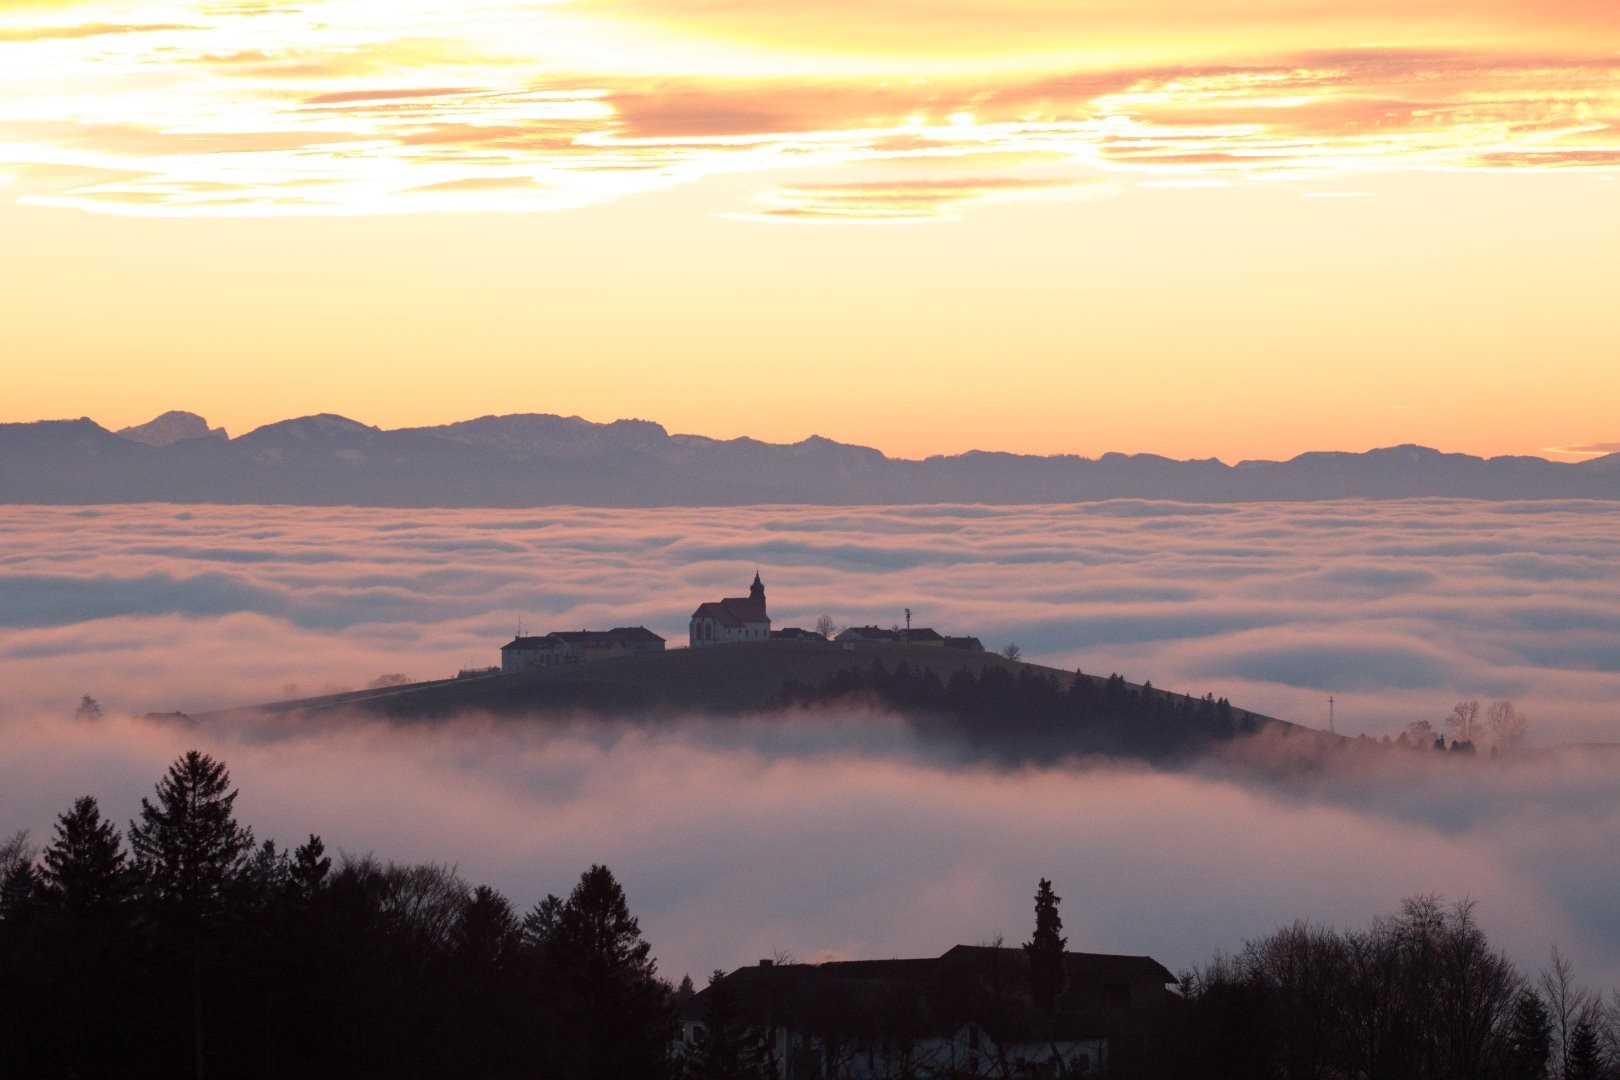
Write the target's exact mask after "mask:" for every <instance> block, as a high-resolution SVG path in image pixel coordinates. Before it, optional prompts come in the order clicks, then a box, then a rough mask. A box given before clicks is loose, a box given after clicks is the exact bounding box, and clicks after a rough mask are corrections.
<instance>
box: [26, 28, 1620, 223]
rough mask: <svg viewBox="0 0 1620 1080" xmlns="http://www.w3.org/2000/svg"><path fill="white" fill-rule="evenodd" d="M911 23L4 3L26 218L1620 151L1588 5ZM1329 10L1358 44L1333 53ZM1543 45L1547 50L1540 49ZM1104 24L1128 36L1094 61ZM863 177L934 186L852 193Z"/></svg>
mask: <svg viewBox="0 0 1620 1080" xmlns="http://www.w3.org/2000/svg"><path fill="white" fill-rule="evenodd" d="M923 7H924V8H926V10H923V8H919V6H918V5H917V4H913V3H897V4H889V5H881V6H880V7H879V8H878V9H876V10H868V9H867V8H866V7H863V8H862V10H861V12H860V18H859V19H858V20H855V21H853V22H852V21H851V19H850V18H849V17H848V12H847V11H845V10H844V6H843V5H839V4H830V5H823V6H817V7H814V8H811V9H794V10H793V11H788V10H786V9H784V8H782V7H781V5H752V6H749V5H743V6H741V7H739V6H738V5H710V4H706V3H697V4H682V5H674V6H666V5H663V4H659V5H654V6H650V5H643V4H639V3H631V4H616V3H590V4H577V5H550V4H538V5H517V6H513V5H509V4H504V3H494V2H491V3H478V4H470V5H466V6H465V7H464V8H462V9H458V19H457V20H456V21H455V22H454V23H449V22H447V21H446V20H445V19H444V18H443V13H442V11H440V10H438V9H437V8H434V7H433V6H432V5H428V4H426V3H423V2H420V0H409V2H404V0H402V2H401V3H399V4H396V5H393V6H391V9H390V18H388V19H378V18H376V17H375V15H374V13H371V12H370V11H369V9H368V8H366V7H365V6H364V5H338V4H334V3H330V2H324V0H316V2H315V3H313V4H309V5H284V4H271V5H258V4H218V5H210V6H207V7H205V8H203V9H201V10H200V11H199V12H198V13H197V14H198V16H199V17H198V19H197V21H196V22H195V23H194V24H187V25H178V24H141V23H135V22H129V23H118V22H110V21H106V20H105V19H102V20H89V19H86V20H84V21H82V22H78V23H74V22H72V21H70V20H68V19H65V18H62V17H61V16H64V15H66V14H68V13H69V12H70V11H71V10H72V9H69V8H62V9H60V10H58V11H55V12H54V15H53V19H52V21H49V22H41V21H40V17H39V12H38V11H37V10H34V9H31V8H30V9H21V8H17V7H15V6H11V7H6V8H0V49H4V50H6V52H7V58H6V59H7V62H6V63H5V64H3V65H0V94H3V95H4V97H5V99H6V100H7V101H8V103H9V104H8V107H7V110H6V111H5V114H4V115H3V116H0V147H3V148H4V149H3V152H0V165H4V166H6V167H7V168H8V170H10V171H14V172H19V173H21V174H22V175H23V176H24V178H25V182H24V183H23V184H22V185H20V186H19V188H18V190H19V191H20V192H21V195H20V196H19V197H21V198H23V199H26V200H30V201H35V202H41V203H45V204H48V205H63V206H76V207H80V208H83V209H99V210H105V211H113V212H120V213H164V214H205V215H206V214H241V213H262V214H280V213H342V214H362V213H385V212H404V211H420V210H435V209H437V210H447V211H463V210H472V209H485V210H508V211H520V210H557V209H565V208H572V207H579V206H586V205H592V204H597V203H603V202H608V201H612V200H616V199H621V198H624V197H627V196H629V195H633V194H638V193H642V192H647V191H653V190H661V189H664V188H667V187H670V186H672V185H675V184H681V183H688V182H692V181H695V180H699V179H702V178H704V177H712V176H718V175H736V174H755V175H767V174H774V173H776V172H778V171H779V170H782V169H784V168H789V167H791V168H798V169H805V168H814V169H819V170H824V171H825V173H826V176H824V177H817V178H815V179H812V180H810V181H808V182H807V183H797V182H789V183H784V184H782V185H780V188H781V190H780V192H779V193H778V194H777V195H776V196H775V198H776V200H777V202H778V205H774V206H769V207H767V208H766V209H764V210H763V211H761V212H758V213H753V214H750V213H748V212H747V208H745V207H739V208H738V210H737V213H738V215H739V216H745V217H754V218H760V219H765V220H781V219H793V220H809V221H849V220H871V219H873V218H876V219H879V220H925V221H926V220H942V219H945V218H949V217H951V216H952V213H949V212H945V208H946V207H954V208H958V209H960V208H965V207H968V206H970V205H972V204H973V203H975V202H980V201H987V200H988V201H994V200H998V199H1005V198H1007V197H1008V196H1009V194H1010V193H1011V191H1012V190H1013V187H1014V186H1016V187H1017V190H1018V191H1019V192H1020V193H1021V195H1022V196H1023V197H1035V196H1036V195H1037V194H1038V193H1040V192H1041V191H1042V190H1043V189H1044V190H1045V191H1046V192H1047V194H1049V195H1053V196H1056V197H1063V196H1064V195H1065V194H1067V195H1072V194H1073V191H1072V190H1071V191H1067V192H1065V190H1064V187H1065V185H1063V184H1062V183H1060V182H1059V181H1058V180H1056V179H1053V178H1050V177H1038V176H1037V177H1025V178H1023V181H1022V182H1021V183H1015V180H1014V179H1013V178H1008V177H1004V176H1000V175H996V176H991V177H988V178H986V179H987V181H988V182H986V183H981V184H978V185H970V184H966V183H964V182H963V178H962V176H961V174H960V171H959V170H958V169H957V168H956V167H955V166H954V165H953V164H952V159H954V158H963V157H978V156H981V155H991V154H1001V155H1022V156H1025V157H1038V156H1043V155H1044V156H1049V157H1052V158H1054V159H1062V160H1065V161H1069V162H1073V163H1076V164H1077V165H1080V166H1086V167H1090V168H1095V169H1103V170H1107V171H1110V172H1113V173H1117V174H1120V175H1123V176H1128V177H1133V178H1135V179H1138V180H1140V181H1143V182H1148V183H1163V182H1166V181H1170V180H1180V181H1183V182H1185V181H1187V180H1189V179H1191V180H1196V179H1199V178H1203V179H1212V178H1220V177H1236V178H1270V177H1279V176H1301V177H1315V176H1322V175H1342V174H1357V173H1365V172H1373V171H1387V170H1391V169H1408V170H1410V169H1434V168H1445V169H1514V170H1525V169H1529V170H1536V169H1549V170H1550V169H1571V168H1575V169H1579V168H1589V169H1608V168H1612V167H1613V166H1614V164H1615V162H1616V160H1617V155H1620V142H1617V140H1616V132H1617V131H1620V123H1617V120H1620V93H1617V92H1616V90H1615V85H1616V84H1615V78H1614V75H1615V71H1616V61H1615V60H1614V58H1613V57H1612V56H1606V55H1602V54H1600V53H1594V51H1593V50H1592V49H1591V47H1590V42H1591V41H1592V40H1594V38H1593V37H1592V36H1591V34H1590V33H1577V32H1576V30H1575V28H1576V27H1578V26H1583V25H1584V26H1590V27H1593V28H1594V29H1596V28H1597V27H1599V26H1606V27H1608V28H1611V29H1612V28H1613V26H1614V22H1615V17H1614V16H1613V15H1612V14H1610V13H1608V12H1606V11H1603V10H1599V9H1598V8H1595V7H1593V6H1591V5H1582V4H1573V3H1572V4H1571V5H1570V8H1569V11H1568V12H1567V13H1566V14H1565V15H1562V16H1560V17H1559V18H1561V19H1562V20H1563V21H1562V22H1560V21H1559V18H1554V17H1552V16H1550V15H1548V14H1547V12H1546V10H1545V7H1544V6H1543V7H1538V8H1537V9H1536V14H1535V18H1534V19H1530V20H1528V21H1527V20H1525V18H1524V17H1523V14H1522V12H1520V11H1516V10H1514V9H1513V8H1512V7H1511V6H1504V5H1492V6H1489V7H1484V6H1479V5H1475V6H1474V7H1473V8H1472V9H1471V10H1470V11H1469V12H1468V13H1465V14H1461V15H1459V13H1458V12H1457V11H1456V10H1454V9H1446V10H1445V11H1444V12H1436V13H1434V17H1435V19H1436V20H1437V22H1434V23H1430V22H1426V21H1424V20H1419V19H1415V18H1414V17H1413V16H1412V15H1411V13H1410V12H1409V11H1408V10H1407V5H1389V6H1375V9H1374V8H1367V6H1364V9H1365V10H1362V11H1361V12H1360V13H1359V14H1355V13H1350V9H1348V8H1345V7H1344V6H1343V5H1338V6H1335V7H1334V8H1333V9H1332V10H1331V11H1328V10H1325V9H1320V8H1318V7H1317V6H1316V5H1312V4H1303V3H1299V2H1297V0H1296V2H1292V3H1260V4H1253V5H1249V4H1233V5H1229V6H1225V7H1223V8H1222V9H1220V10H1221V14H1220V15H1219V16H1217V15H1216V14H1215V13H1214V12H1213V11H1212V10H1211V9H1208V8H1207V7H1199V8H1198V9H1197V10H1184V9H1182V8H1179V7H1178V8H1174V12H1175V14H1174V17H1170V18H1166V17H1164V15H1163V11H1162V10H1160V9H1161V7H1162V5H1158V4H1150V5H1145V6H1142V5H1138V6H1120V5H1113V4H1110V5H1105V7H1106V10H1103V9H1101V8H1099V9H1097V13H1096V17H1095V18H1091V19H1088V18H1087V17H1085V16H1084V15H1083V14H1081V13H1077V12H1076V11H1075V10H1073V9H1072V7H1071V6H1070V5H1053V4H1050V3H1046V2H1034V0H1028V2H1022V3H1018V4H1016V5H1014V6H1013V8H1012V9H1011V10H1003V9H1001V8H998V9H997V10H996V13H995V16H994V17H993V18H990V17H987V16H986V15H985V13H984V11H983V10H981V9H973V8H971V7H970V6H964V5H959V4H954V3H945V4H939V3H930V4H928V5H924V6H923ZM1156 11H1157V12H1158V14H1154V12H1156ZM919 18H922V19H923V20H924V22H925V23H926V24H927V25H928V26H929V27H930V28H931V29H930V31H929V32H928V33H927V34H924V35H919V34H918V33H917V29H916V27H917V25H918V23H917V20H918V19H919ZM1324 20H1326V21H1325V22H1324ZM1339 21H1347V25H1346V27H1345V31H1344V34H1343V35H1341V36H1337V37H1336V36H1335V35H1333V34H1326V36H1324V33H1325V27H1326V26H1327V25H1329V24H1337V23H1338V22H1339ZM1348 23H1355V24H1358V25H1360V29H1359V30H1358V31H1357V32H1355V33H1351V32H1350V29H1349V26H1348ZM1361 24H1364V25H1361ZM1441 24H1445V25H1452V26H1453V29H1454V32H1453V33H1439V32H1437V30H1436V27H1437V26H1439V25H1441ZM852 25H859V26H860V28H861V34H860V37H861V43H862V45H863V49H856V50H854V51H849V50H847V49H844V50H843V51H841V52H840V54H839V55H838V56H828V55H826V54H822V53H818V52H817V51H816V50H817V49H818V48H821V47H825V46H828V45H830V44H831V43H832V42H833V41H836V40H842V41H845V43H846V45H847V44H848V41H847V35H848V34H849V28H850V27H851V26H852ZM1165 25H1169V26H1172V27H1179V28H1180V31H1179V32H1178V33H1174V34H1166V33H1165V32H1164V29H1163V28H1164V26H1165ZM1150 26H1151V29H1149V27H1150ZM1246 26H1247V27H1249V28H1250V31H1251V32H1247V33H1246V32H1245V31H1244V29H1243V28H1244V27H1246ZM1417 26H1422V27H1424V28H1425V29H1424V32H1423V33H1417V32H1416V31H1414V29H1413V28H1414V27H1417ZM885 27H887V28H888V29H890V30H892V31H894V32H895V33H896V34H897V35H899V36H898V37H896V38H895V39H894V41H893V42H891V45H893V46H895V47H900V46H904V47H900V48H899V51H898V52H892V53H886V54H885V55H884V56H882V57H881V58H880V59H877V60H874V59H873V58H872V57H871V56H870V55H869V54H868V51H867V50H866V48H865V46H872V47H876V48H877V49H878V51H879V52H880V53H881V52H884V50H885V49H887V48H889V46H883V45H882V42H883V41H885V40H886V39H885V36H884V33H883V31H884V28H885ZM1259 27H1265V28H1267V29H1266V32H1259V31H1258V29H1257V28H1259ZM1549 28H1552V29H1557V30H1559V33H1555V34H1551V35H1550V36H1547V35H1545V34H1542V33H1538V31H1547V30H1549ZM1217 30H1218V31H1219V32H1215V31H1217ZM1307 31H1308V32H1307ZM1099 35H1101V36H1099ZM1113 36H1117V37H1119V38H1120V39H1121V41H1120V42H1119V47H1117V48H1105V47H1104V46H1103V45H1102V44H1101V43H1102V42H1103V41H1106V40H1108V39H1109V38H1110V37H1113ZM1324 40H1345V41H1357V40H1363V41H1396V42H1398V43H1399V44H1395V45H1379V46H1369V47H1363V48H1337V49H1332V50H1323V49H1321V48H1319V47H1317V46H1318V45H1319V44H1320V42H1321V41H1324ZM1463 40H1466V41H1470V42H1474V43H1475V44H1474V45H1473V46H1471V47H1469V48H1462V47H1459V46H1458V45H1457V44H1456V42H1457V41H1463ZM1064 41H1071V44H1072V45H1073V47H1064V46H1063V45H1061V44H1060V43H1061V42H1064ZM818 42H819V43H820V44H819V45H818V44H817V43H818ZM534 43H543V46H540V45H536V44H534ZM1029 48H1034V49H1035V52H1033V53H1030V52H1027V51H1026V50H1027V49H1029ZM806 50H808V52H807V51H806ZM956 50H966V52H965V54H962V53H959V52H957V51H956ZM863 57H864V58H863ZM952 57H954V58H952ZM1104 57H1107V58H1109V59H1108V61H1107V62H1104V61H1103V59H1102V58H1104ZM947 58H952V59H949V60H948V62H947ZM221 76H225V78H221ZM131 87H139V88H140V92H139V93H134V92H131V90H130V88H131ZM53 126H54V129H55V130H54V133H53V130H52V128H53ZM871 162H887V163H902V164H905V165H908V166H911V167H913V168H914V169H915V170H916V171H917V173H918V175H914V176H911V177H908V178H907V182H906V184H905V185H904V186H903V187H901V186H899V185H895V189H894V190H892V191H891V192H889V193H888V194H887V195H885V196H880V195H878V194H877V193H875V192H873V191H871V190H868V191H867V193H866V194H865V196H861V195H859V194H858V193H859V192H860V191H861V185H862V184H865V183H870V181H869V180H867V179H866V178H864V177H863V176H861V175H859V173H860V171H861V169H862V167H863V166H864V165H866V164H867V163H871ZM73 166H79V167H95V168H99V169H103V170H109V171H113V172H118V173H122V174H125V176H124V178H123V179H122V180H119V181H115V182H101V183H94V182H92V183H86V184H84V185H81V186H77V187H66V188H63V187H61V186H52V187H49V188H47V189H44V190H41V189H39V188H36V187H33V186H30V185H29V184H28V183H26V178H27V176H28V174H29V172H30V170H32V169H37V168H63V167H73ZM203 183H208V184H219V185H224V186H225V188H226V190H223V191H210V192H206V193H205V192H201V191H200V189H199V188H198V185H199V184H203ZM953 185H955V188H954V191H955V194H954V195H951V196H947V195H946V194H945V192H946V191H947V190H951V189H952V186H953Z"/></svg>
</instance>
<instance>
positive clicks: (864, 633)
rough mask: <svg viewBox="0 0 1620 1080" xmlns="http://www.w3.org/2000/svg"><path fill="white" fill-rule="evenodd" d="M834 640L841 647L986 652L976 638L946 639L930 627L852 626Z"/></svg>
mask: <svg viewBox="0 0 1620 1080" xmlns="http://www.w3.org/2000/svg"><path fill="white" fill-rule="evenodd" d="M833 640H834V641H836V642H838V643H839V644H840V645H927V646H931V647H933V648H936V649H961V650H962V651H964V652H984V646H983V645H982V644H981V643H980V642H979V639H978V638H976V637H946V636H945V635H943V634H941V633H940V632H939V631H937V630H935V629H933V628H932V627H928V626H912V627H905V628H899V627H896V628H893V629H889V630H885V629H884V628H883V627H881V626H851V627H849V628H848V629H846V630H844V631H843V632H841V633H840V634H839V635H838V636H837V637H835V638H833Z"/></svg>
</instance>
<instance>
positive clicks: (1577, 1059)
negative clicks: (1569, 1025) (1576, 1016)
mask: <svg viewBox="0 0 1620 1080" xmlns="http://www.w3.org/2000/svg"><path fill="white" fill-rule="evenodd" d="M1602 1076H1603V1049H1602V1047H1600V1046H1599V1045H1598V1036H1597V1030H1596V1029H1595V1028H1594V1027H1593V1026H1592V1023H1591V1022H1590V1021H1588V1020H1582V1021H1581V1022H1580V1023H1578V1024H1576V1025H1575V1030H1574V1031H1573V1032H1572V1033H1571V1034H1570V1036H1569V1055H1568V1057H1567V1058H1566V1059H1565V1063H1564V1077H1563V1080H1599V1078H1600V1077H1602Z"/></svg>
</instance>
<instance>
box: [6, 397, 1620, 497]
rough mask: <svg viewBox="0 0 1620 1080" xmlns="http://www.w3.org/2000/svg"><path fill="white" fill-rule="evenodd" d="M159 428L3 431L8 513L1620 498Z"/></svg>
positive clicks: (1463, 486)
mask: <svg viewBox="0 0 1620 1080" xmlns="http://www.w3.org/2000/svg"><path fill="white" fill-rule="evenodd" d="M159 420H160V421H163V424H161V425H158V421H153V422H152V423H151V424H145V425H140V426H138V427H136V428H129V429H125V431H126V432H127V433H128V434H127V435H124V434H118V433H114V432H112V431H109V430H107V429H106V428H104V427H102V426H101V425H100V424H97V423H96V422H94V421H93V420H90V419H88V418H81V419H77V420H43V421H36V422H32V423H12V424H0V502H5V503H43V504H56V505H84V504H93V503H116V502H184V503H232V504H251V503H287V504H294V505H315V506H327V505H354V506H397V507H435V506H442V507H523V506H542V505H580V506H608V507H612V506H625V507H633V506H726V505H747V504H758V503H809V504H819V505H839V504H868V505H871V504H913V505H916V504H929V503H983V504H990V505H1020V504H1035V503H1061V502H1094V501H1103V500H1111V499H1148V500H1172V501H1184V502H1216V503H1236V502H1259V501H1320V500H1330V499H1403V498H1465V499H1488V500H1540V499H1605V500H1613V499H1620V453H1614V454H1608V455H1606V456H1603V457H1597V458H1593V459H1591V460H1587V461H1582V462H1575V463H1568V462H1558V461H1550V460H1547V459H1545V458H1539V457H1529V456H1503V457H1493V458H1481V457H1475V456H1472V455H1469V454H1456V453H1442V452H1441V451H1438V450H1433V449H1429V448H1427V447H1422V446H1414V445H1404V446H1394V447H1386V448H1381V449H1376V450H1369V451H1366V452H1360V453H1356V452H1346V451H1311V452H1308V453H1304V454H1300V455H1298V456H1296V457H1294V458H1291V459H1289V460H1287V461H1240V462H1238V463H1237V464H1235V465H1227V464H1224V463H1223V462H1221V461H1218V460H1215V459H1203V460H1187V461H1182V460H1177V459H1173V458H1168V457H1163V456H1160V455H1156V454H1119V453H1109V454H1104V455H1102V456H1101V457H1098V458H1085V457H1080V456H1077V455H1054V456H1040V455H1032V454H1014V453H1007V452H1001V451H983V450H972V451H968V452H966V453H962V454H952V455H935V456H932V457H928V458H924V459H921V460H917V459H908V458H891V457H889V456H887V455H885V454H884V453H882V452H881V451H878V450H875V449H873V448H871V447H866V446H856V445H850V444H845V443H839V442H835V441H833V440H831V439H825V438H822V437H820V436H811V437H810V438H807V439H804V440H803V441H801V442H797V443H790V444H784V443H768V442H762V441H760V440H757V439H752V438H746V437H745V438H736V439H712V438H708V437H705V436H701V435H679V434H677V435H671V434H669V432H668V431H667V430H666V429H665V428H664V427H663V426H662V425H661V424H658V423H655V422H652V421H648V420H616V421H613V422H611V423H594V422H592V421H588V420H582V419H580V418H579V417H577V416H569V417H564V416H556V415H552V414H544V413H524V414H513V415H504V416H484V417H479V418H477V419H474V420H464V421H459V422H457V423H453V424H443V425H438V426H433V427H416V428H399V429H395V430H383V429H381V428H377V427H373V426H369V425H366V424H363V423H360V422H358V421H354V420H350V419H348V418H346V417H342V416H336V415H332V414H320V415H315V416H305V417H298V418H295V419H291V420H283V421H279V422H277V423H273V424H267V425H265V426H263V427H260V428H257V429H255V430H253V431H250V432H248V433H247V434H245V435H239V436H237V437H235V438H228V437H227V436H226V435H225V433H224V432H223V431H221V430H220V429H217V428H212V429H211V428H209V427H208V426H207V424H206V422H205V421H204V420H203V419H202V418H201V417H197V416H195V415H194V414H189V413H178V412H176V413H167V414H165V415H164V417H160V418H159ZM154 425H158V427H157V428H154ZM193 432H195V433H196V434H195V435H193V434H192V433H193Z"/></svg>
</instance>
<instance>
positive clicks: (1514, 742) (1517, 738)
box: [1485, 701, 1530, 750]
mask: <svg viewBox="0 0 1620 1080" xmlns="http://www.w3.org/2000/svg"><path fill="white" fill-rule="evenodd" d="M1485 722H1486V724H1487V725H1488V726H1489V727H1490V729H1491V745H1492V746H1494V747H1495V748H1496V749H1498V750H1512V749H1513V748H1514V747H1517V746H1518V745H1519V744H1520V743H1522V742H1523V741H1524V733H1525V732H1526V731H1527V730H1528V729H1529V727H1530V718H1529V717H1528V716H1526V715H1524V713H1522V712H1520V711H1519V710H1518V709H1517V708H1515V707H1514V705H1513V702H1511V701H1493V702H1491V704H1490V707H1489V708H1488V709H1486V710H1485Z"/></svg>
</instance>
